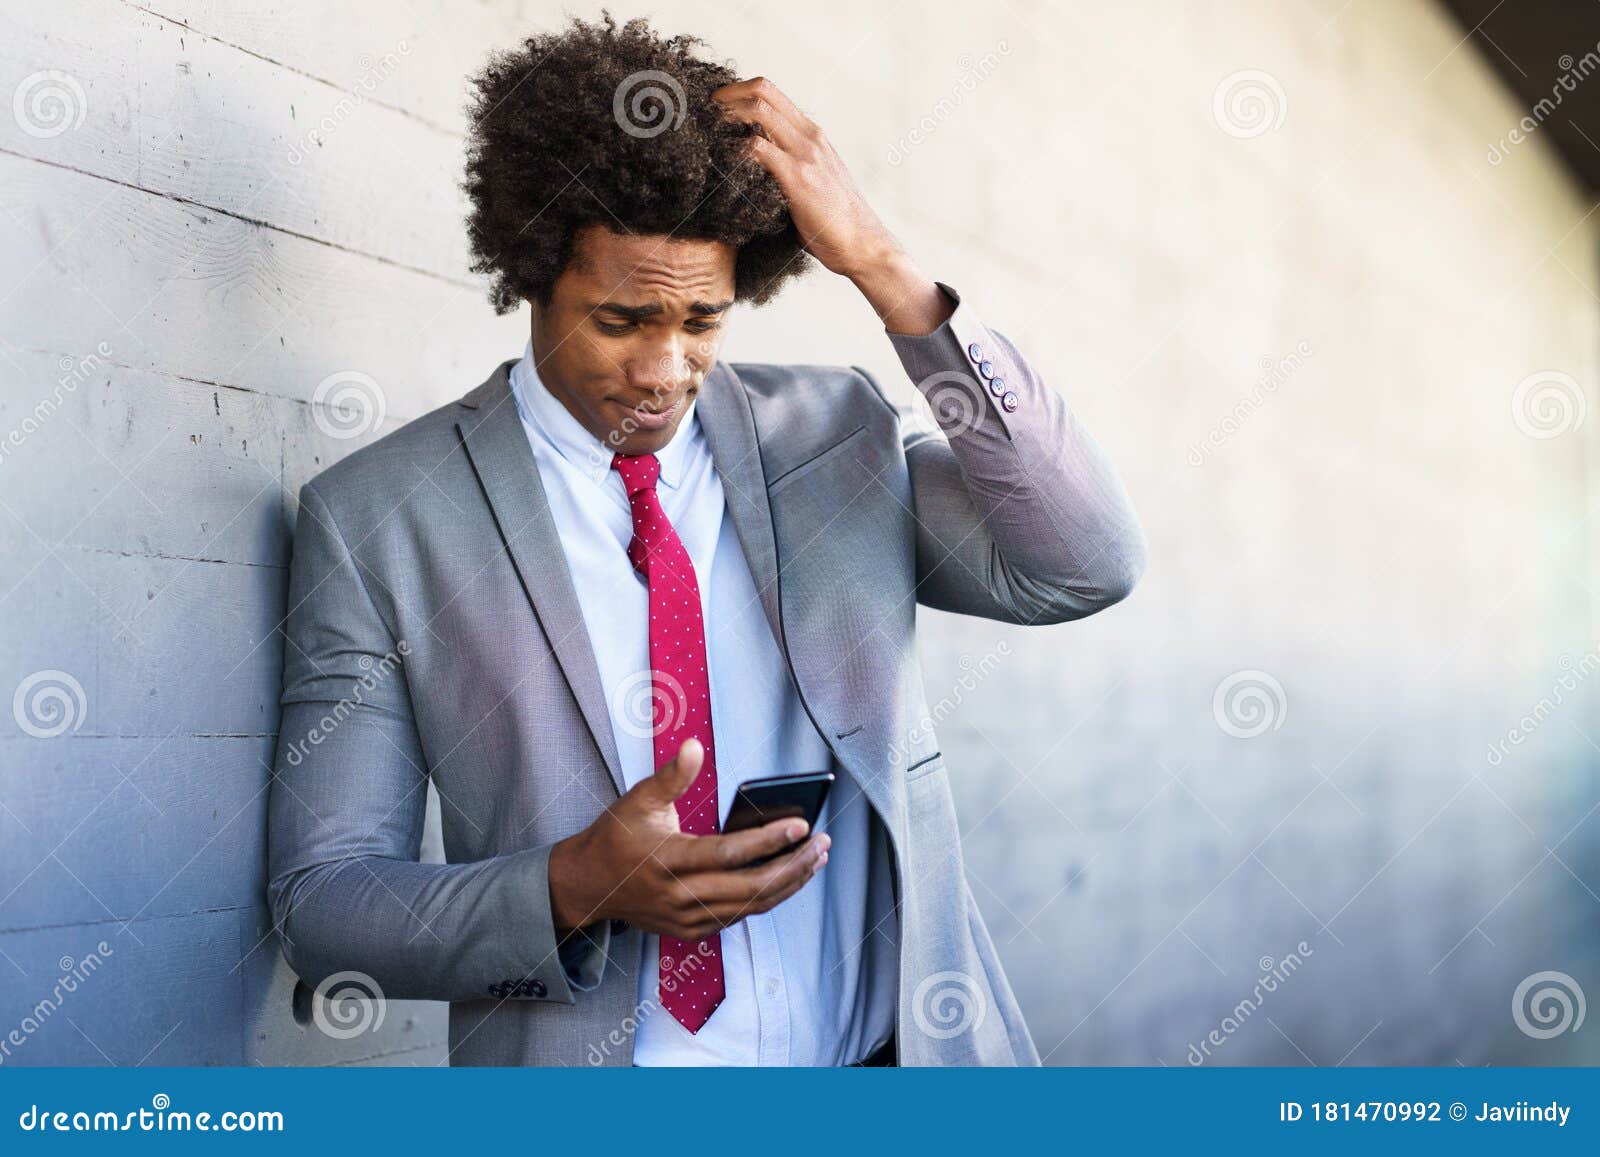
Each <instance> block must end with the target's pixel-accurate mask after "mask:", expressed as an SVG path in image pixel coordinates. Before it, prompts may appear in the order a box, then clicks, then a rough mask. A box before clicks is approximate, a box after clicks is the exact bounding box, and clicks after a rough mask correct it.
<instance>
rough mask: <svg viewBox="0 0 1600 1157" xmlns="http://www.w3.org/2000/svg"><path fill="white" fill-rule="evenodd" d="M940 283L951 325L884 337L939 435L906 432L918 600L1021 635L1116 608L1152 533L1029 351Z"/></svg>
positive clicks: (1141, 566)
mask: <svg viewBox="0 0 1600 1157" xmlns="http://www.w3.org/2000/svg"><path fill="white" fill-rule="evenodd" d="M938 284H939V288H940V289H941V290H943V291H944V292H945V293H946V294H947V295H948V296H949V297H950V298H951V300H952V301H954V302H955V311H954V312H953V313H952V314H951V316H950V317H949V318H948V319H947V320H946V321H945V322H944V324H943V325H941V326H940V327H939V328H938V329H936V330H934V331H933V332H932V333H930V334H925V335H907V334H895V333H890V334H889V335H888V336H889V341H890V343H891V344H892V345H893V347H894V350H895V353H896V354H897V355H898V356H899V358H900V362H901V364H902V365H903V366H904V367H905V371H906V373H907V374H908V375H909V376H910V378H911V380H912V382H913V383H915V385H916V388H917V389H918V390H919V391H920V392H921V393H922V395H923V397H924V398H926V399H927V401H928V404H929V407H930V408H931V410H932V411H933V415H934V419H935V421H936V422H937V423H938V426H939V432H934V431H932V430H927V429H925V428H923V429H913V430H909V431H906V432H904V433H903V435H902V441H903V445H904V450H905V455H906V463H907V468H908V471H909V473H910V479H911V494H912V502H913V506H914V511H913V512H914V514H915V517H916V536H917V538H916V560H917V601H918V602H920V603H923V604H925V605H926V606H930V607H936V608H938V609H940V610H946V611H953V612H956V613H958V614H967V615H978V616H981V617H983V618H989V619H998V620H1001V621H1003V622H1010V623H1023V624H1034V623H1059V622H1065V621H1067V620H1070V619H1078V618H1083V617H1084V616H1086V615H1091V614H1093V613H1094V612H1096V611H1099V610H1103V609H1104V608H1106V607H1109V606H1111V605H1112V604H1113V603H1116V602H1118V601H1119V600H1121V599H1122V598H1124V597H1126V596H1127V594H1128V593H1129V592H1130V591H1131V590H1132V589H1133V587H1134V585H1135V584H1136V583H1137V582H1138V580H1139V578H1140V576H1141V575H1142V574H1143V573H1144V569H1145V553H1146V543H1145V536H1144V530H1143V528H1142V527H1141V526H1140V524H1139V519H1138V517H1137V515H1135V513H1134V510H1133V506H1132V504H1131V502H1130V501H1129V498H1128V494H1127V491H1126V490H1125V489H1124V488H1123V485H1122V482H1121V480H1120V479H1119V478H1118V477H1117V474H1116V471H1115V470H1113V469H1112V466H1111V462H1110V460H1109V459H1108V458H1107V457H1106V455H1105V453H1104V451H1102V450H1101V449H1100V447H1099V446H1098V445H1097V444H1096V443H1095V441H1094V439H1093V438H1092V437H1090V435H1089V431H1088V430H1086V429H1085V428H1084V426H1083V424H1082V423H1081V422H1080V421H1079V420H1078V418H1077V416H1076V415H1074V414H1073V413H1072V411H1071V410H1069V409H1068V407H1067V404H1066V402H1065V401H1064V400H1063V399H1062V398H1061V396H1060V395H1059V394H1057V393H1056V392H1055V391H1054V390H1053V389H1051V388H1050V387H1049V385H1047V384H1046V383H1045V381H1044V379H1043V378H1042V377H1041V376H1040V375H1039V374H1038V372H1037V371H1036V370H1035V369H1034V368H1033V366H1032V365H1031V364H1030V363H1029V362H1028V360H1027V358H1025V357H1024V356H1023V355H1022V353H1021V351H1020V350H1018V349H1017V347H1016V346H1014V345H1013V344H1012V343H1011V342H1010V340H1009V339H1007V338H1006V337H1005V336H1004V335H1003V334H1001V333H1000V332H998V331H997V330H992V329H990V328H988V327H987V326H985V325H984V324H983V322H982V321H980V320H979V319H978V318H977V316H976V315H975V314H974V313H973V312H972V310H971V307H970V306H968V305H965V304H963V303H962V302H961V298H960V295H959V294H957V293H956V291H955V290H954V289H952V288H951V287H950V286H948V285H945V284H944V283H942V282H940V283H938ZM856 369H857V371H858V372H860V373H862V374H863V375H864V376H866V377H867V379H868V381H869V382H870V383H871V384H872V386H873V388H874V389H877V388H878V386H877V383H876V382H875V381H873V380H872V378H871V375H870V374H867V372H866V371H865V370H862V369H861V368H860V367H856ZM879 394H880V396H881V394H882V391H881V390H879Z"/></svg>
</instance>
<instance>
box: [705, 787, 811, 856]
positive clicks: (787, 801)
mask: <svg viewBox="0 0 1600 1157" xmlns="http://www.w3.org/2000/svg"><path fill="white" fill-rule="evenodd" d="M832 786H833V772H831V771H807V772H802V773H800V774H799V775H772V776H768V777H767V778H766V779H747V780H745V781H744V782H743V783H741V784H740V785H739V793H738V794H737V795H736V796H734V798H733V807H732V808H730V809H729V810H728V818H727V821H726V822H725V823H724V824H723V825H722V832H723V834H724V835H726V834H728V833H729V832H742V831H745V830H747V829H749V828H759V827H761V825H763V824H770V823H771V822H772V821H773V820H786V819H790V818H792V817H795V816H798V817H799V818H800V819H803V820H805V821H806V826H807V828H808V829H809V830H808V831H807V833H806V835H807V836H809V835H810V834H811V832H812V831H815V830H816V827H817V817H818V816H820V815H821V814H822V805H823V803H824V801H826V800H827V798H828V789H829V788H830V787H832ZM803 838H805V837H802V839H803ZM793 846H794V845H793V844H791V845H790V846H789V847H790V848H792V847H793ZM788 850H789V848H783V849H781V850H780V851H776V852H774V853H772V855H770V856H763V857H762V858H761V859H759V860H752V861H751V862H750V863H749V864H748V865H746V866H747V867H755V866H756V865H757V864H764V863H766V862H767V861H768V860H772V859H776V858H777V857H778V856H781V855H783V854H784V852H787V851H788Z"/></svg>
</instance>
